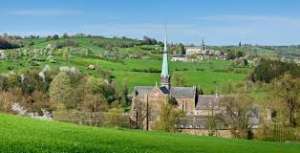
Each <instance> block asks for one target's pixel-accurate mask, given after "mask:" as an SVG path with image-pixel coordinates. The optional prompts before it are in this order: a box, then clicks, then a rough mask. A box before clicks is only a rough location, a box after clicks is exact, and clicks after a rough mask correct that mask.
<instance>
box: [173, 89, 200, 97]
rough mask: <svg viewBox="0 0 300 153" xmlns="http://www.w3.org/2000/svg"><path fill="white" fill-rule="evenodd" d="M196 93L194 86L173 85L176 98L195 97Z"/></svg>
mask: <svg viewBox="0 0 300 153" xmlns="http://www.w3.org/2000/svg"><path fill="white" fill-rule="evenodd" d="M195 94H196V92H195V88H193V87H171V95H172V96H174V97H175V98H195Z"/></svg>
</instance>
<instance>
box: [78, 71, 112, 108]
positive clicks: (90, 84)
mask: <svg viewBox="0 0 300 153" xmlns="http://www.w3.org/2000/svg"><path fill="white" fill-rule="evenodd" d="M83 81H84V86H83V87H82V97H83V98H82V102H81V109H82V110H84V111H87V112H100V111H106V110H107V108H108V105H107V102H106V100H105V97H104V96H103V92H104V84H105V83H104V81H103V80H102V79H98V78H94V77H88V78H87V79H84V80H83Z"/></svg>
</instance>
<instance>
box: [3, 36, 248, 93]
mask: <svg viewBox="0 0 300 153" xmlns="http://www.w3.org/2000/svg"><path fill="white" fill-rule="evenodd" d="M25 40H26V41H25V46H24V48H23V49H27V50H28V51H33V50H34V49H42V48H45V47H46V46H47V45H48V44H60V43H63V42H67V41H72V43H76V45H75V46H73V47H71V54H70V57H69V60H68V61H66V60H65V59H64V58H63V57H62V53H61V51H57V50H56V51H55V52H54V57H55V59H56V62H55V63H53V62H49V61H47V60H41V61H38V65H32V64H31V61H30V60H31V58H32V57H21V58H18V59H15V60H2V61H0V73H6V72H9V71H11V70H13V71H16V72H22V71H26V70H30V69H38V70H41V69H42V68H43V67H44V66H45V65H49V66H50V67H51V68H52V69H58V68H59V67H60V66H74V67H76V68H78V69H80V71H81V72H82V73H84V74H88V75H93V76H96V77H101V75H100V74H99V73H98V71H93V70H89V69H87V67H88V66H89V65H95V66H96V67H98V68H100V69H102V70H105V71H109V72H110V73H111V74H112V75H113V80H115V81H116V85H117V86H119V87H120V88H121V87H124V86H127V87H128V88H129V90H132V89H133V87H134V86H144V85H147V86H154V85H155V84H156V83H159V80H160V69H161V49H162V48H161V47H159V46H156V45H133V46H130V47H125V48H124V47H115V48H114V50H118V52H117V54H118V55H120V56H121V55H124V56H130V55H139V54H143V56H141V57H140V58H128V57H120V59H118V60H109V59H107V58H99V54H103V53H104V52H105V50H106V49H105V46H104V47H103V46H101V44H102V43H112V44H113V43H114V42H115V41H117V42H118V39H116V40H115V39H108V38H88V37H74V38H68V39H64V38H60V39H58V40H47V39H46V38H39V39H25ZM129 42H130V43H132V42H131V40H130V41H129ZM133 42H134V43H137V44H138V42H135V41H133ZM29 43H32V44H33V45H31V46H29V45H28V44H29ZM118 43H119V42H118ZM122 43H123V42H122ZM122 43H121V44H122ZM99 44H100V45H99ZM86 49H88V50H89V52H90V53H89V55H88V56H84V55H82V54H84V53H82V52H84V51H85V50H86ZM42 58H46V57H42ZM170 69H171V70H170V71H171V72H170V73H171V77H172V78H180V79H181V80H182V81H183V82H184V83H183V84H182V85H181V86H199V87H200V88H201V89H202V90H203V91H204V92H205V93H213V92H214V91H215V89H216V87H217V88H219V89H222V88H223V87H224V86H226V85H228V84H229V83H232V82H234V83H236V82H241V81H244V80H246V78H247V76H248V73H249V72H250V70H251V68H250V67H239V66H236V65H235V64H234V63H233V62H232V61H224V60H204V61H201V62H170Z"/></svg>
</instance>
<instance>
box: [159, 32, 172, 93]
mask: <svg viewBox="0 0 300 153" xmlns="http://www.w3.org/2000/svg"><path fill="white" fill-rule="evenodd" d="M160 84H161V86H166V87H168V88H169V86H170V75H169V64H168V46H167V36H165V41H164V50H163V61H162V67H161V75H160Z"/></svg>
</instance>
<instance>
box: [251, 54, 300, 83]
mask: <svg viewBox="0 0 300 153" xmlns="http://www.w3.org/2000/svg"><path fill="white" fill-rule="evenodd" d="M285 73H290V74H291V75H293V76H298V77H299V76H300V67H299V66H297V65H296V64H295V63H284V62H280V61H276V60H268V59H262V60H261V61H260V63H259V64H258V65H257V66H256V67H255V69H254V71H253V72H252V73H251V74H250V78H251V80H252V81H263V82H266V83H270V82H271V81H272V80H273V79H274V78H279V77H280V76H282V75H283V74H285Z"/></svg>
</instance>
